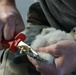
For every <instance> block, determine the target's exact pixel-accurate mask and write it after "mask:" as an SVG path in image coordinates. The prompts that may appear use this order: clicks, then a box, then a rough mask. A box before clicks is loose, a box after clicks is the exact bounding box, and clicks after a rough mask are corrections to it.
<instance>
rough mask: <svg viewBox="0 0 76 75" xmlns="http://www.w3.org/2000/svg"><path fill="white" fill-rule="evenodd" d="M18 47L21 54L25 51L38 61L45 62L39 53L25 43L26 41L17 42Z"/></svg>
mask: <svg viewBox="0 0 76 75" xmlns="http://www.w3.org/2000/svg"><path fill="white" fill-rule="evenodd" d="M18 48H19V50H20V53H21V54H24V53H25V54H26V55H29V56H30V57H32V58H34V59H36V60H37V61H39V62H47V61H46V60H44V59H43V58H41V57H40V56H39V54H38V53H37V52H35V50H33V49H32V48H31V47H30V46H29V45H27V44H26V43H24V42H22V41H21V42H20V43H19V44H18Z"/></svg>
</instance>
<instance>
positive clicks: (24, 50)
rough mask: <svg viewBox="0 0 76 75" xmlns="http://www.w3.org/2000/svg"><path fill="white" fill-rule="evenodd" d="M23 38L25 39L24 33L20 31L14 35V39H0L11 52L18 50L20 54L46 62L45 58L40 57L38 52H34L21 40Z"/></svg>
mask: <svg viewBox="0 0 76 75" xmlns="http://www.w3.org/2000/svg"><path fill="white" fill-rule="evenodd" d="M15 34H16V33H15ZM25 39H26V36H25V34H23V33H20V34H18V35H15V36H14V40H12V41H7V40H2V41H1V43H2V44H5V45H7V46H8V47H9V48H10V50H11V51H12V52H17V50H19V52H20V54H26V55H29V56H30V57H32V58H34V59H36V60H38V61H40V62H47V61H46V60H44V59H43V58H41V57H40V56H39V54H38V53H37V52H35V51H34V50H33V49H32V48H31V47H30V46H29V45H27V44H26V43H24V42H23V41H24V40H25Z"/></svg>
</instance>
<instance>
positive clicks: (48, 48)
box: [37, 44, 58, 57]
mask: <svg viewBox="0 0 76 75" xmlns="http://www.w3.org/2000/svg"><path fill="white" fill-rule="evenodd" d="M37 52H46V53H49V54H51V55H53V56H54V57H58V53H57V48H56V44H54V45H50V46H46V47H38V48H37Z"/></svg>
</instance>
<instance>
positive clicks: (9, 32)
mask: <svg viewBox="0 0 76 75" xmlns="http://www.w3.org/2000/svg"><path fill="white" fill-rule="evenodd" d="M24 28H25V27H24V23H23V21H22V18H21V16H20V13H19V12H18V10H17V9H16V6H15V0H0V41H1V40H3V38H4V39H5V40H11V39H12V38H13V35H14V33H15V32H16V33H19V32H21V31H22V30H23V29H24ZM3 48H4V47H3V46H2V44H1V43H0V50H1V49H3Z"/></svg>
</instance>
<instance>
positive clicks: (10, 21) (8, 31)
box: [4, 16, 15, 40]
mask: <svg viewBox="0 0 76 75" xmlns="http://www.w3.org/2000/svg"><path fill="white" fill-rule="evenodd" d="M14 32H15V17H14V16H10V17H8V18H7V20H6V24H5V27H4V39H6V40H10V39H12V38H13V35H14Z"/></svg>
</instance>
